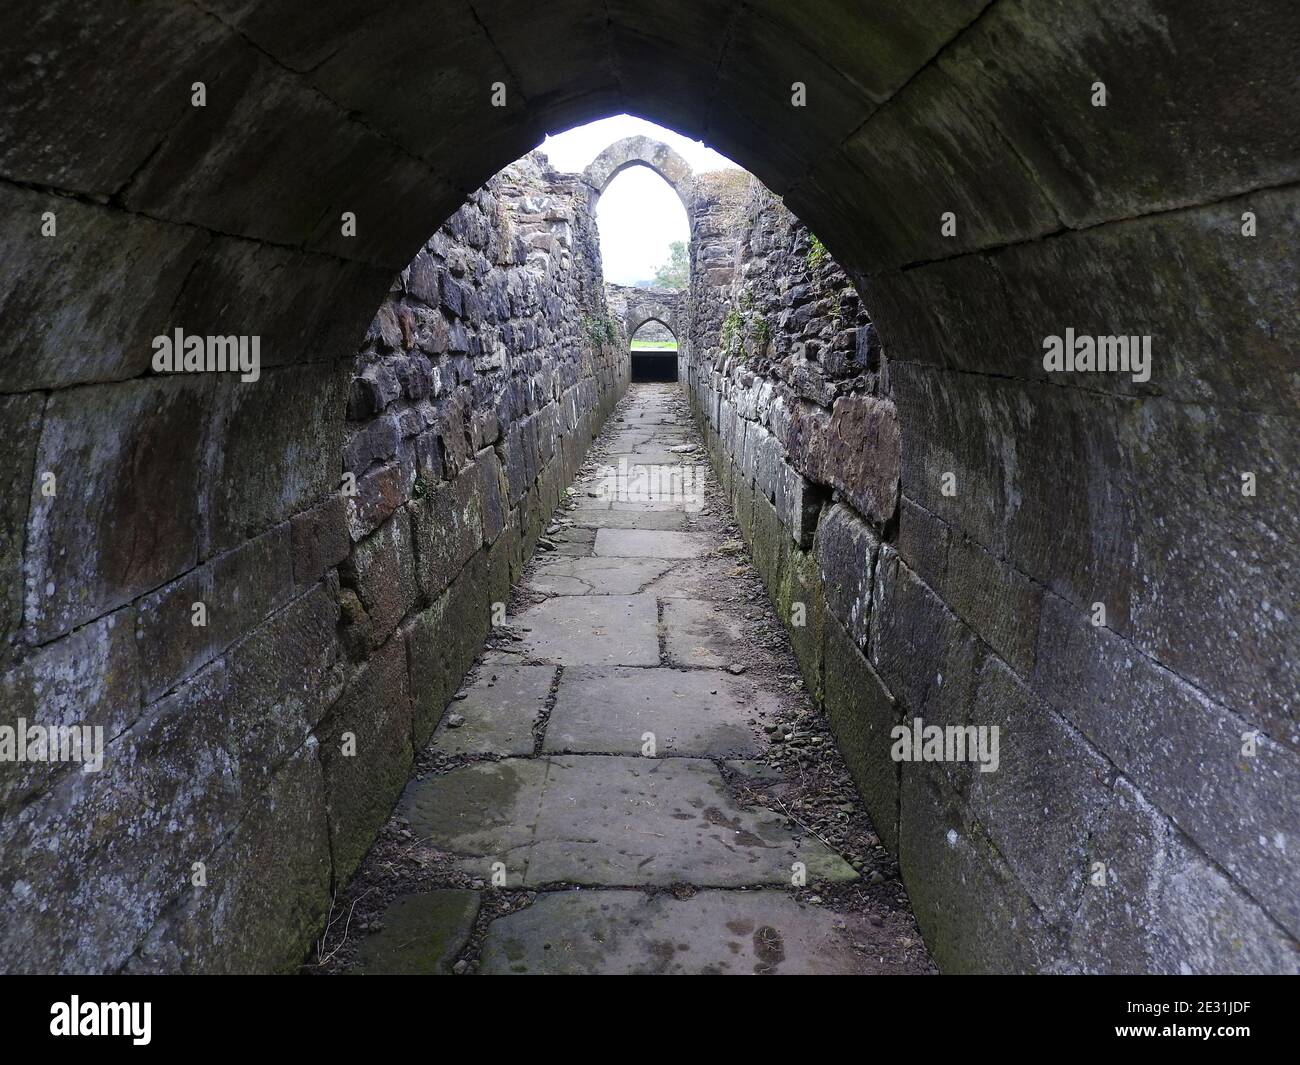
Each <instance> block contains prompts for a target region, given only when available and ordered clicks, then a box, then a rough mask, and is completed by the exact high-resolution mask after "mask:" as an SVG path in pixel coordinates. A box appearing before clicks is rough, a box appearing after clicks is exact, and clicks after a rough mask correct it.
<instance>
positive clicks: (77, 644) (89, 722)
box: [0, 607, 141, 807]
mask: <svg viewBox="0 0 1300 1065" xmlns="http://www.w3.org/2000/svg"><path fill="white" fill-rule="evenodd" d="M134 621H135V617H134V611H133V610H132V609H131V608H130V607H128V608H126V609H124V610H119V611H117V612H116V613H114V614H109V615H108V616H107V617H104V618H100V619H99V620H98V621H95V622H92V623H91V624H89V625H86V626H83V627H82V628H80V629H78V630H77V631H76V632H73V633H70V634H69V635H67V636H64V637H63V638H62V639H60V640H56V641H54V642H53V643H51V644H47V645H46V646H45V647H42V648H41V649H40V650H39V651H37V652H36V653H35V654H33V655H31V656H30V657H28V658H27V659H26V660H25V661H24V662H23V663H22V664H21V665H19V666H17V667H16V668H14V669H11V670H10V671H9V672H7V673H3V674H0V725H4V726H8V727H10V728H15V729H16V728H17V725H18V720H19V719H20V718H21V719H22V720H24V721H25V722H26V723H27V724H28V725H29V726H30V725H37V724H39V725H45V726H49V725H80V726H90V727H92V728H94V727H100V728H102V729H103V730H104V740H105V742H107V741H108V740H111V739H112V738H113V737H114V736H117V735H118V734H119V733H121V732H122V731H124V730H125V729H126V728H127V727H128V726H130V725H131V724H132V723H133V722H134V721H135V719H136V717H137V716H138V715H139V714H140V706H141V701H140V668H139V664H138V659H137V655H136V646H135V624H134ZM60 772H81V768H80V766H76V765H71V766H69V765H66V764H64V765H53V766H51V765H49V764H46V763H21V762H14V761H10V760H8V759H6V760H4V761H0V807H14V806H16V805H17V804H18V803H19V802H21V801H22V800H23V799H24V798H25V797H26V796H27V795H28V794H30V793H31V792H33V791H36V790H38V789H40V788H42V787H44V786H46V785H47V784H48V782H49V781H50V780H52V779H54V778H55V777H57V776H58V775H59V773H60Z"/></svg>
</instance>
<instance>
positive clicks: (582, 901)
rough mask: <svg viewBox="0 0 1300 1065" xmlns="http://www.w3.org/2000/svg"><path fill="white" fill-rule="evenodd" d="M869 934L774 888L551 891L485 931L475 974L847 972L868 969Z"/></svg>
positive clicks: (861, 924) (859, 922)
mask: <svg viewBox="0 0 1300 1065" xmlns="http://www.w3.org/2000/svg"><path fill="white" fill-rule="evenodd" d="M869 928H870V925H868V923H867V922H866V921H865V920H864V919H862V918H858V919H856V920H854V919H852V918H844V917H841V916H839V915H836V914H831V913H829V912H827V911H826V910H824V909H821V908H820V907H817V906H807V905H804V904H803V903H801V902H798V901H796V900H795V899H793V898H791V897H790V896H789V895H787V894H785V893H784V892H780V891H701V892H698V893H696V894H695V895H693V896H692V897H691V898H689V899H675V898H673V897H672V896H671V895H667V894H661V895H654V896H646V895H642V894H640V893H637V892H629V891H558V892H553V893H550V894H546V895H541V896H539V897H538V899H537V901H535V902H534V903H533V904H532V905H531V906H529V907H527V908H526V909H524V910H521V911H519V912H517V913H513V914H510V915H508V916H506V917H502V918H498V919H497V920H496V921H494V922H493V923H492V924H491V925H490V926H489V927H488V934H487V938H486V939H485V940H484V942H483V958H482V963H481V971H482V972H484V973H487V974H490V975H502V974H509V973H529V974H539V973H547V974H560V973H567V974H574V975H579V974H602V975H613V974H627V975H650V974H686V973H691V974H699V975H703V974H709V975H724V974H742V973H743V974H759V975H762V974H780V973H783V972H796V973H809V974H818V975H848V974H853V973H861V972H864V971H870V970H869V968H868V964H867V963H868V959H866V958H864V957H862V956H860V955H859V954H858V953H856V952H855V951H854V949H853V946H852V944H853V942H854V941H857V942H859V943H863V947H862V949H863V952H864V953H868V952H869V948H868V947H867V946H866V944H865V942H864V941H867V940H870V938H871V936H870V934H869V933H868V931H867V930H868V929H869ZM872 960H874V959H872Z"/></svg>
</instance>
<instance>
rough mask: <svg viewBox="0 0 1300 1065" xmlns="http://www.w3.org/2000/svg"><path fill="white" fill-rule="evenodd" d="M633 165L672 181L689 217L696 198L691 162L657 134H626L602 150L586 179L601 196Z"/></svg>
mask: <svg viewBox="0 0 1300 1065" xmlns="http://www.w3.org/2000/svg"><path fill="white" fill-rule="evenodd" d="M630 166H644V167H648V168H649V169H651V170H653V171H654V172H655V173H656V174H658V175H659V176H660V177H661V178H663V179H664V181H666V182H667V183H668V185H669V186H670V187H671V188H672V190H673V191H674V192H675V193H677V196H678V198H679V199H680V200H681V201H682V207H684V208H685V209H686V213H687V215H688V216H689V215H690V211H691V204H692V202H693V200H694V197H693V172H692V170H691V165H690V163H688V162H687V161H686V160H685V159H683V158H682V157H681V156H680V155H678V154H677V152H676V151H674V150H673V149H672V148H671V147H669V146H668V145H667V144H664V143H663V141H657V140H655V139H654V138H653V137H645V136H636V137H624V138H623V139H622V140H618V141H615V142H614V143H613V144H611V145H610V146H609V147H608V148H606V149H605V150H604V151H602V152H601V153H600V154H599V155H598V156H596V158H595V159H593V160H592V161H591V164H590V165H589V166H588V167H587V169H586V170H584V171H583V172H582V178H583V180H584V181H585V182H586V183H587V184H588V185H590V186H591V187H592V189H593V190H594V196H595V197H599V196H600V195H601V194H602V193H603V192H604V191H605V190H606V189H607V188H609V183H610V182H611V181H613V180H614V179H615V178H616V177H618V175H619V174H621V173H622V172H623V171H624V170H626V169H627V168H628V167H630Z"/></svg>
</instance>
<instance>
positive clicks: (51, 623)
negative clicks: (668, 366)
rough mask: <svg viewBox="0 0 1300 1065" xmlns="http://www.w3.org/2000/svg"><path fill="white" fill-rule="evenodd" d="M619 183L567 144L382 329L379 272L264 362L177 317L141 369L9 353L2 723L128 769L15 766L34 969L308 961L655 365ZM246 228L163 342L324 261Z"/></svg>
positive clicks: (274, 338)
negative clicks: (616, 202) (359, 326)
mask: <svg viewBox="0 0 1300 1065" xmlns="http://www.w3.org/2000/svg"><path fill="white" fill-rule="evenodd" d="M587 196H588V192H587V189H586V188H585V186H582V185H581V184H580V183H575V181H574V179H572V178H566V177H564V176H561V175H556V174H553V173H550V172H549V171H548V169H547V167H546V164H545V160H544V159H543V158H540V157H537V156H531V157H528V158H526V159H524V160H522V161H521V162H520V163H518V164H516V165H513V166H511V167H509V168H507V170H505V171H503V172H502V173H501V174H500V175H498V176H497V177H496V178H494V179H492V180H491V181H489V182H488V184H487V185H486V186H485V187H483V188H481V189H479V190H478V191H477V192H476V193H474V195H473V196H472V197H471V198H470V200H469V201H468V202H467V203H466V204H465V205H464V206H463V207H462V208H461V209H460V210H459V211H457V212H456V213H455V214H454V215H453V216H452V217H451V218H450V219H449V220H448V221H447V222H446V224H445V225H444V226H443V227H442V228H441V229H439V230H438V231H437V233H435V234H434V236H433V237H432V238H431V239H430V240H429V241H428V242H427V244H426V245H425V246H424V248H423V249H422V250H421V251H420V252H419V254H418V255H417V256H416V258H415V260H414V261H413V262H411V264H410V265H409V266H408V267H407V268H406V269H405V270H403V271H402V272H401V274H400V276H399V277H398V278H397V279H396V280H395V281H394V282H393V284H392V287H391V290H390V291H389V293H388V295H387V297H386V298H385V299H384V301H383V303H382V306H381V307H380V309H379V312H378V314H377V316H376V317H375V319H374V323H373V324H372V326H371V327H370V329H369V331H368V333H367V334H366V336H365V338H364V342H363V344H362V348H361V352H360V354H359V355H358V354H357V353H356V347H355V344H356V340H357V338H356V337H355V335H353V336H352V337H351V341H350V343H343V344H339V343H337V342H328V341H327V339H324V338H329V337H331V336H334V335H335V334H336V333H337V325H338V321H337V320H336V318H337V319H338V320H342V319H344V318H346V317H347V314H348V312H350V311H351V310H352V309H353V308H352V306H351V305H352V304H353V303H354V302H355V301H356V299H357V298H364V293H363V295H362V296H360V297H358V296H357V295H356V294H354V293H351V292H350V291H349V292H337V293H336V292H331V291H323V292H317V293H316V294H315V295H313V296H312V297H311V298H310V299H309V300H308V301H307V302H306V303H305V304H304V305H303V306H302V307H301V308H299V311H300V314H299V320H298V322H297V325H296V332H293V333H284V334H276V335H269V334H268V335H264V336H263V337H262V338H261V343H262V357H263V367H262V371H261V376H260V378H259V380H257V381H256V382H251V383H240V382H239V381H238V380H237V379H234V378H231V377H230V376H229V375H227V376H222V377H218V376H214V375H213V374H189V375H163V376H159V375H153V374H151V373H149V372H148V354H149V348H148V344H147V342H145V343H143V344H142V354H141V355H140V356H139V357H135V358H132V359H130V360H129V367H128V371H127V372H126V373H125V374H119V373H117V372H116V371H111V372H109V371H104V372H100V371H99V370H98V369H97V366H98V363H95V362H94V360H93V359H88V358H87V357H86V356H85V354H84V353H79V354H78V357H77V358H76V359H73V360H71V361H69V362H64V363H62V364H60V371H59V373H60V374H61V375H62V376H55V377H53V378H52V377H50V376H49V372H46V371H43V372H44V373H45V376H40V375H38V374H34V373H33V368H31V367H28V368H24V367H22V366H19V365H17V364H14V363H8V364H6V365H5V367H4V370H3V374H0V377H2V378H3V380H2V381H0V384H3V386H4V388H5V389H6V390H8V391H9V392H10V394H7V395H4V396H2V397H0V408H2V409H0V413H3V415H4V418H5V424H6V425H7V426H14V427H16V428H17V429H21V432H14V433H11V434H7V436H6V440H5V442H4V444H3V445H2V448H3V450H4V453H5V456H4V457H5V459H6V461H5V462H4V463H3V476H4V477H5V482H6V486H7V487H6V492H5V495H6V498H7V499H8V500H10V501H11V502H12V501H13V500H15V499H17V500H22V501H24V504H25V501H26V500H27V499H29V498H30V500H31V503H30V508H28V507H27V506H26V505H24V507H23V509H22V511H21V512H17V511H16V510H15V508H14V507H13V506H11V505H10V504H9V503H7V504H6V505H5V507H4V508H3V513H0V564H3V568H4V570H5V572H6V573H16V572H18V570H19V568H20V567H21V570H22V572H23V574H24V577H25V580H24V586H23V588H22V589H21V594H20V589H19V588H17V587H16V586H15V583H7V584H6V588H5V594H4V596H3V597H0V635H3V641H2V642H0V724H3V725H11V726H13V725H16V723H17V721H18V720H19V719H24V720H25V721H26V722H27V723H28V724H29V725H30V724H36V723H40V724H43V725H50V724H54V723H60V722H63V723H68V724H71V723H73V722H77V723H82V724H87V725H91V726H102V727H103V728H104V730H105V736H106V740H107V747H106V752H105V760H104V766H103V769H102V771H100V772H92V773H83V772H81V771H80V770H79V768H78V767H77V766H75V765H61V766H57V767H55V768H54V769H50V768H49V767H48V766H44V767H42V766H40V765H35V764H30V763H29V764H23V763H20V762H15V761H12V760H5V761H3V762H0V958H3V959H4V966H5V968H6V969H9V970H14V971H59V972H95V971H115V970H123V969H126V970H132V971H155V970H166V971H250V970H251V971H260V970H266V969H280V968H291V967H293V966H294V965H296V964H297V963H298V962H299V961H301V960H302V958H303V957H304V955H305V954H306V952H307V950H308V949H309V946H310V944H311V942H312V939H313V937H314V936H315V935H316V934H318V932H319V931H320V928H321V926H322V923H323V921H324V920H325V915H326V913H327V911H328V908H329V905H330V898H331V894H332V892H333V890H334V889H336V888H337V887H338V886H339V885H341V884H342V883H343V882H344V881H345V880H346V878H347V877H348V876H349V875H350V874H351V872H352V871H353V870H354V869H355V868H356V866H357V864H358V863H359V861H360V859H361V857H362V855H363V854H364V853H365V851H366V849H367V847H368V846H369V844H370V842H371V840H372V838H373V836H374V833H375V832H376V830H377V829H378V827H379V825H380V824H381V822H382V820H383V818H384V817H385V816H386V815H387V813H388V811H389V809H390V808H391V805H392V803H393V802H394V801H395V800H396V798H397V795H398V793H399V791H400V789H401V787H402V785H403V784H404V783H405V781H406V779H407V776H408V772H409V770H410V766H411V763H412V758H413V752H414V751H415V750H416V749H418V747H419V746H420V745H421V744H422V743H423V742H424V740H425V739H426V738H427V737H428V735H429V733H430V732H431V731H432V729H433V727H434V725H435V723H436V721H437V719H438V717H439V716H440V714H441V713H442V711H443V708H444V706H445V704H446V701H447V699H448V698H449V697H450V695H451V694H452V693H453V692H454V690H455V688H456V686H457V685H458V684H459V682H460V679H461V677H462V676H463V674H464V672H465V670H466V669H467V668H468V666H469V665H470V663H471V662H472V659H473V657H474V655H475V653H476V651H477V648H478V646H479V644H480V642H481V641H482V639H483V637H484V636H485V634H486V632H487V630H488V625H489V616H490V605H491V604H492V603H494V602H500V601H503V600H504V599H505V598H506V595H507V593H508V589H509V584H510V582H511V580H512V579H513V578H514V577H515V576H516V575H517V574H518V573H519V571H520V567H521V566H522V564H523V562H524V561H525V560H526V559H527V557H528V556H529V555H530V553H531V551H532V549H533V546H534V544H535V542H536V538H537V536H538V534H539V533H540V531H541V530H542V529H543V528H544V527H545V523H546V521H547V516H548V515H549V514H550V512H551V511H552V510H553V509H554V507H555V506H556V504H557V502H558V500H559V498H560V495H561V493H562V491H563V489H564V486H565V485H566V484H567V482H568V480H569V479H570V478H571V477H572V476H573V474H574V472H575V471H576V469H577V467H578V466H579V465H580V463H581V460H582V456H583V454H584V451H585V449H586V447H587V445H588V443H589V442H590V440H591V438H592V437H593V435H594V434H595V433H596V432H597V431H598V429H599V427H600V424H601V422H602V421H603V419H604V418H605V416H606V414H607V413H608V412H609V410H610V409H611V408H612V406H613V405H614V403H615V402H616V401H617V399H618V397H619V396H620V394H621V393H622V391H623V390H624V388H625V387H626V383H627V378H628V360H627V353H626V347H627V346H626V342H625V339H624V338H623V337H622V336H621V334H620V333H619V331H618V327H617V323H615V322H612V321H611V320H610V318H609V316H608V314H607V311H606V308H605V303H604V296H603V290H602V286H601V268H600V258H599V248H598V242H597V237H596V231H595V226H594V221H593V218H592V216H591V214H590V212H589V210H588V207H587ZM79 210H84V209H83V208H79V207H78V206H77V205H75V204H73V203H72V202H69V203H68V205H67V206H66V209H61V213H62V218H61V223H62V224H64V225H72V224H74V223H75V222H76V220H77V218H78V216H79V215H78V212H79ZM365 222H366V219H365V218H363V220H362V224H363V225H364V224H365ZM145 237H147V234H145ZM142 239H145V238H142ZM195 239H196V240H198V239H199V238H197V237H196V238H195ZM232 249H233V250H232V251H231V254H230V255H228V256H225V257H224V258H222V257H218V258H219V259H220V262H219V263H218V264H217V265H212V266H208V265H204V266H200V267H198V268H197V271H196V273H197V276H195V274H194V273H192V274H190V275H186V276H184V277H181V278H179V279H178V280H177V286H176V288H175V289H174V290H173V291H169V292H166V293H162V294H161V295H160V296H159V297H158V303H157V305H156V306H154V307H153V309H152V311H150V314H149V315H148V316H146V317H147V322H146V327H145V328H144V335H145V336H147V335H149V333H150V332H153V333H165V332H168V331H170V330H171V329H172V328H174V327H176V326H181V327H184V328H185V329H186V330H187V331H189V332H198V331H200V330H203V331H211V332H230V331H232V330H231V327H230V325H229V324H227V325H226V328H224V329H222V328H216V327H218V326H220V325H222V324H223V323H221V322H220V321H217V320H211V319H210V318H205V317H204V316H203V315H201V314H200V312H199V310H198V305H199V296H200V295H201V294H202V293H203V292H206V291H209V290H210V288H211V286H213V285H217V284H218V283H220V284H223V285H230V284H235V283H239V284H243V283H244V282H243V281H238V282H237V281H236V279H237V278H239V277H242V275H243V273H246V272H248V271H249V270H251V269H252V266H253V265H255V264H257V263H261V264H262V265H268V263H266V262H263V261H262V260H263V258H264V257H265V256H266V255H268V254H272V255H274V256H275V257H276V260H277V268H278V269H286V270H288V269H307V268H309V267H310V265H311V262H312V258H311V256H310V255H307V254H305V253H304V254H303V255H298V256H297V257H296V258H294V257H293V256H289V255H281V254H280V253H279V252H275V253H268V252H265V251H262V250H259V249H258V248H256V247H255V246H253V245H248V246H247V247H243V246H239V245H238V244H237V243H232ZM138 250H139V251H140V253H141V254H144V253H145V252H144V249H138ZM129 251H130V249H129V248H128V249H127V252H129ZM16 269H19V270H22V269H23V267H22V265H21V264H19V265H18V266H17V267H16ZM214 271H215V273H214ZM363 288H364V286H363ZM21 291H22V287H21V285H20V286H19V292H20V293H21ZM365 291H369V289H365ZM191 293H192V294H191ZM187 294H190V295H187ZM122 298H123V299H124V300H125V301H127V302H130V303H132V304H133V305H134V304H135V303H137V302H139V300H140V299H144V298H145V297H144V296H143V295H137V294H133V293H132V292H131V291H129V290H128V291H126V292H124V293H123V296H122ZM149 298H153V297H149ZM250 298H252V297H251V296H250ZM373 298H374V297H373V296H371V297H370V299H371V300H372V302H371V304H370V305H371V307H373V306H374V304H373ZM339 305H342V306H339ZM235 331H237V329H236V330H235ZM128 339H129V338H128ZM123 343H125V340H124V341H123ZM121 362H122V360H119V363H121ZM105 365H107V364H105ZM51 369H53V364H51ZM47 473H54V474H55V475H56V479H55V484H56V487H57V490H56V491H55V492H54V493H52V494H50V493H47V492H45V491H43V490H42V486H43V484H46V483H47V480H46V479H45V478H44V476H43V475H44V474H47ZM20 513H21V515H26V518H25V520H20ZM195 604H202V612H203V614H204V621H205V624H203V625H196V624H194V623H193V621H194V619H195V617H196V614H195V610H196V607H195Z"/></svg>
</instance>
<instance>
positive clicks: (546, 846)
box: [401, 755, 855, 886]
mask: <svg viewBox="0 0 1300 1065" xmlns="http://www.w3.org/2000/svg"><path fill="white" fill-rule="evenodd" d="M401 810H402V815H403V816H404V817H406V818H408V819H409V820H410V822H411V829H412V831H414V832H417V833H419V834H420V835H421V836H422V837H427V838H429V839H430V841H431V842H432V843H433V845H434V846H437V847H441V848H443V849H446V850H450V851H452V852H454V853H456V854H461V855H479V856H481V857H467V858H464V859H462V861H461V865H462V866H463V867H464V868H465V869H467V870H471V871H474V872H478V873H480V875H486V871H487V869H488V866H489V864H490V863H491V862H492V861H502V862H505V864H506V869H507V882H508V883H509V884H510V885H512V886H514V885H517V884H519V883H525V884H528V885H531V886H536V885H543V884H552V883H578V884H598V885H638V884H672V883H676V882H679V881H685V880H688V879H689V880H690V881H691V882H692V883H696V884H700V885H704V886H739V885H744V884H782V885H784V884H787V883H789V878H790V864H791V862H794V861H802V862H805V863H806V865H807V868H808V878H809V881H810V882H815V881H817V880H822V879H828V880H832V881H843V880H852V879H854V877H855V874H854V872H853V870H852V869H851V868H850V867H849V866H848V865H846V864H845V863H844V861H843V860H842V859H841V858H839V857H838V856H836V855H835V854H833V853H832V852H830V851H828V850H826V848H825V847H823V846H822V844H821V843H819V842H817V841H816V840H812V841H805V842H796V841H795V840H794V838H793V837H792V836H791V834H790V832H789V830H788V829H786V828H785V827H784V825H783V824H782V822H781V819H780V818H779V817H777V816H776V815H773V814H771V813H766V812H763V811H761V810H754V809H741V808H739V807H737V806H736V805H735V804H734V802H733V801H732V799H731V798H730V796H729V795H728V794H727V789H726V787H725V786H724V784H723V782H722V778H721V776H720V775H719V774H718V771H717V769H716V768H715V767H714V766H713V764H712V763H710V762H706V761H701V760H697V759H693V758H664V759H648V758H617V757H606V756H602V755H585V756H570V757H551V758H546V759H540V760H520V759H504V760H502V761H499V762H480V763H476V764H474V765H471V766H466V767H464V768H461V769H455V770H452V771H451V772H449V773H446V774H444V775H442V776H438V777H429V778H427V779H425V780H423V781H415V782H413V783H412V784H411V785H410V786H409V787H408V788H407V790H406V794H405V795H404V796H403V799H402V804H401ZM629 825H635V826H636V829H635V832H633V833H631V834H629V830H628V827H627V826H629ZM575 841H578V842H575Z"/></svg>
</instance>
